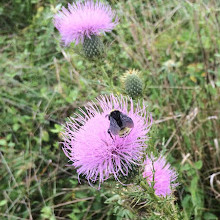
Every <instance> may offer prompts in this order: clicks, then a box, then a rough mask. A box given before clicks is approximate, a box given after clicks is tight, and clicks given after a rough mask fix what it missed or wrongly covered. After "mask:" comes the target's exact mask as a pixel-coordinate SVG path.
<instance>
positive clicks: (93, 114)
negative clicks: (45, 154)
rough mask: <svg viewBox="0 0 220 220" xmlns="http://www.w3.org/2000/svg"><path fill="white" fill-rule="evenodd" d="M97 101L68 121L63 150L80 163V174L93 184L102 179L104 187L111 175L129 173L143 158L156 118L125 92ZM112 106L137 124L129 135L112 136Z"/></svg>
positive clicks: (100, 181) (75, 161)
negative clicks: (110, 132)
mask: <svg viewBox="0 0 220 220" xmlns="http://www.w3.org/2000/svg"><path fill="white" fill-rule="evenodd" d="M97 101H98V104H97V105H96V104H95V103H88V105H87V106H86V107H85V109H86V111H83V110H82V109H80V111H81V113H82V115H83V116H82V115H79V114H76V117H75V118H72V117H71V118H70V121H69V122H67V123H66V126H65V131H64V132H63V137H64V142H63V151H64V153H65V155H66V156H67V157H68V158H69V160H70V161H71V162H72V165H73V166H74V167H76V169H77V173H78V176H80V175H83V176H85V178H86V179H87V180H88V182H89V183H90V184H91V182H92V183H95V182H96V181H98V182H99V188H100V185H101V183H103V182H104V181H105V180H107V179H108V178H109V177H111V176H114V177H115V179H117V180H119V179H118V177H119V176H122V175H123V176H127V175H128V172H129V169H131V166H132V165H133V164H137V163H138V162H139V161H140V160H141V156H142V154H143V153H142V152H143V150H144V149H145V148H146V147H147V145H146V141H147V140H148V137H147V133H148V132H149V130H150V127H151V124H152V118H151V117H147V112H146V106H145V105H144V104H143V105H140V104H138V105H137V108H136V110H135V109H134V106H133V101H132V99H129V100H128V99H127V98H124V97H123V96H120V97H117V96H116V97H115V96H114V95H110V97H107V96H100V97H99V98H97ZM128 101H130V110H128V105H129V103H128ZM112 109H117V110H119V111H121V112H122V113H124V114H126V115H127V116H128V117H130V118H131V119H132V120H133V122H134V127H133V128H132V130H131V131H130V133H129V134H128V135H127V136H126V137H123V138H121V137H119V136H118V135H116V136H113V139H112V137H111V136H110V135H109V133H108V129H109V126H110V122H109V119H108V117H106V115H108V114H109V113H110V111H112Z"/></svg>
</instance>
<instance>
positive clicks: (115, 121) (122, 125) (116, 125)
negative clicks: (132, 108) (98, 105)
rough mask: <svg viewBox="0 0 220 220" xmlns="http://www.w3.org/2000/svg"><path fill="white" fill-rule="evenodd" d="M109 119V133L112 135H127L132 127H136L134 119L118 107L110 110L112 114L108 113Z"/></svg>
mask: <svg viewBox="0 0 220 220" xmlns="http://www.w3.org/2000/svg"><path fill="white" fill-rule="evenodd" d="M108 119H109V121H110V126H109V129H108V133H109V134H110V136H111V137H112V134H113V135H118V136H119V137H126V136H127V135H128V134H129V133H130V132H131V129H132V128H133V127H134V122H133V120H132V119H131V118H130V117H128V116H127V115H125V114H123V113H122V112H121V111H119V110H116V109H113V110H112V111H111V112H110V114H109V115H108ZM112 138H113V137H112Z"/></svg>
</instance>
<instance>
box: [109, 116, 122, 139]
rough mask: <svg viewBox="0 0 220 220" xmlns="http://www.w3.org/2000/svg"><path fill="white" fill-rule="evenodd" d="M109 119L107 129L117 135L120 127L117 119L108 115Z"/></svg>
mask: <svg viewBox="0 0 220 220" xmlns="http://www.w3.org/2000/svg"><path fill="white" fill-rule="evenodd" d="M109 120H110V127H109V130H110V131H111V133H112V134H113V135H118V133H119V131H120V130H121V128H120V127H119V126H118V123H117V121H116V120H115V119H114V118H113V117H110V118H109Z"/></svg>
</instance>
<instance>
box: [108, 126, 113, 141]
mask: <svg viewBox="0 0 220 220" xmlns="http://www.w3.org/2000/svg"><path fill="white" fill-rule="evenodd" d="M108 133H109V135H110V136H111V138H112V140H113V141H114V138H113V137H112V134H111V131H110V129H108Z"/></svg>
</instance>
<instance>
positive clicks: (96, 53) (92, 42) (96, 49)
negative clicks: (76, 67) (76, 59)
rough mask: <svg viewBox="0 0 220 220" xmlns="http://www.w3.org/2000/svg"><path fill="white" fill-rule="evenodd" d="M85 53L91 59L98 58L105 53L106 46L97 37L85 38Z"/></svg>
mask: <svg viewBox="0 0 220 220" xmlns="http://www.w3.org/2000/svg"><path fill="white" fill-rule="evenodd" d="M83 52H84V55H85V56H86V57H87V58H89V59H94V58H98V57H100V56H101V55H102V54H103V52H104V44H103V43H102V41H101V40H100V38H99V37H98V36H97V35H91V36H90V37H85V39H84V41H83Z"/></svg>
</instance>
